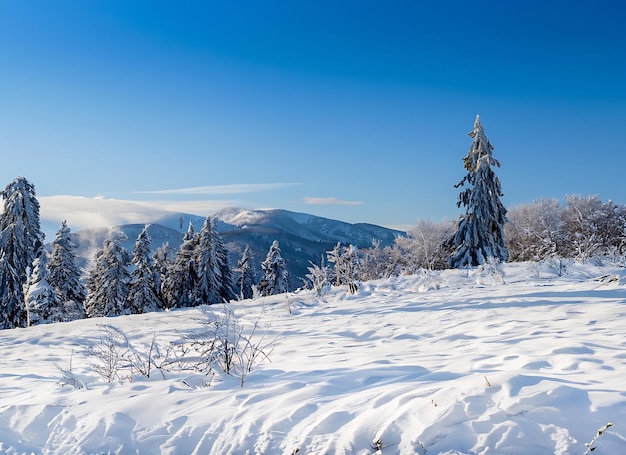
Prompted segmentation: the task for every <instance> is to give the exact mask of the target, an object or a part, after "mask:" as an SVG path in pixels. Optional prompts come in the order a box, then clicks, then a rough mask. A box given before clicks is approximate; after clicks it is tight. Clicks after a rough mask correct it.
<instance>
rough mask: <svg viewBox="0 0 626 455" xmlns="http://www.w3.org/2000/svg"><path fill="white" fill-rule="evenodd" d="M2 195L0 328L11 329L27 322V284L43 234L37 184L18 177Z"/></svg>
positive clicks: (0, 224) (0, 221)
mask: <svg viewBox="0 0 626 455" xmlns="http://www.w3.org/2000/svg"><path fill="white" fill-rule="evenodd" d="M1 196H2V198H3V199H4V213H3V214H2V217H1V218H0V329H8V328H14V327H25V326H26V325H27V323H28V316H27V312H26V311H27V310H26V302H25V300H24V285H26V283H27V281H28V276H29V273H30V271H31V269H32V266H33V261H34V260H35V258H36V257H37V256H38V255H39V253H40V250H41V247H42V245H43V239H44V235H43V233H42V232H41V227H40V223H39V201H37V198H36V197H35V187H34V186H33V185H32V184H31V183H30V182H28V180H26V179H25V178H24V177H18V178H16V179H15V180H13V181H12V182H11V183H9V184H8V185H7V187H6V188H5V190H4V191H3V192H2V193H1Z"/></svg>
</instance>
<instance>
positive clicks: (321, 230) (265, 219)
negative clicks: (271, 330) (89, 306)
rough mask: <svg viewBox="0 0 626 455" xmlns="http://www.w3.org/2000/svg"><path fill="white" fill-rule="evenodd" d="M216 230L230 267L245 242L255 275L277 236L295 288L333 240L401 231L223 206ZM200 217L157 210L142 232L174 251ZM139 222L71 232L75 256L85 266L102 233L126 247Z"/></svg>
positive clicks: (388, 240) (382, 237)
mask: <svg viewBox="0 0 626 455" xmlns="http://www.w3.org/2000/svg"><path fill="white" fill-rule="evenodd" d="M214 217H215V218H216V219H217V230H218V232H219V233H220V234H221V236H222V239H223V241H224V245H225V247H226V249H227V250H228V259H229V263H230V265H231V266H232V267H233V268H235V267H236V265H237V261H238V260H239V259H241V256H242V254H243V250H244V248H245V247H246V245H249V246H250V251H251V253H252V265H253V270H255V271H256V272H257V274H258V276H257V278H260V275H261V263H262V262H263V261H264V260H265V257H266V255H267V252H268V251H269V247H270V245H271V244H272V242H273V241H274V240H278V242H279V245H280V249H281V256H282V257H283V258H284V259H285V263H286V265H287V269H288V270H289V274H290V277H291V282H290V286H291V287H292V288H298V287H300V286H301V285H302V278H304V276H305V275H306V274H307V273H308V271H307V267H308V266H310V262H313V263H315V264H319V263H320V261H321V258H322V257H324V258H325V257H326V252H327V251H329V250H331V249H332V248H333V247H334V246H335V245H336V244H337V243H338V242H340V243H342V244H345V245H347V244H352V245H355V246H356V247H358V248H368V247H371V246H372V242H373V241H374V240H378V241H380V246H381V247H385V246H387V245H391V244H392V243H393V242H394V239H395V238H396V237H398V236H399V235H404V234H405V233H404V232H402V231H398V230H394V229H389V228H385V227H382V226H377V225H373V224H367V223H356V224H351V223H346V222H343V221H337V220H331V219H328V218H323V217H319V216H315V215H310V214H307V213H298V212H291V211H288V210H281V209H272V210H247V209H241V208H236V207H228V208H225V209H222V210H220V211H219V212H217V213H215V215H214ZM204 220H205V218H204V217H201V216H197V215H191V214H186V213H171V214H167V215H165V216H163V215H159V216H157V217H156V218H155V219H153V220H150V221H148V222H147V223H146V224H149V227H148V234H149V235H150V237H151V238H152V248H153V250H154V249H156V248H158V247H160V246H161V245H163V244H165V243H169V246H170V248H171V249H172V250H177V249H178V248H179V247H180V245H181V243H182V238H183V235H184V234H185V232H187V229H188V227H189V224H190V223H191V224H192V225H193V227H194V229H195V230H196V231H199V230H200V229H201V228H202V225H203V224H204ZM144 226H145V224H125V225H121V226H115V227H103V228H97V229H84V230H80V231H78V232H77V233H76V236H77V240H78V244H79V249H78V257H79V258H80V259H81V260H82V261H83V264H82V265H83V266H86V265H87V264H88V263H89V261H91V259H92V258H93V256H94V254H95V252H96V250H97V249H98V248H99V247H100V246H101V245H102V242H103V241H104V240H105V239H106V238H116V237H117V238H121V239H122V240H121V243H122V245H123V246H124V247H125V248H127V249H128V250H132V248H133V245H134V242H135V239H136V238H137V236H138V235H139V233H140V232H141V231H142V229H143V228H144Z"/></svg>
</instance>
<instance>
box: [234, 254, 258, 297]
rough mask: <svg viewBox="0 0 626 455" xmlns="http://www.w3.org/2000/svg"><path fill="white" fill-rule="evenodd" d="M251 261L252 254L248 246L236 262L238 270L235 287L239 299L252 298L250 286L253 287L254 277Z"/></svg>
mask: <svg viewBox="0 0 626 455" xmlns="http://www.w3.org/2000/svg"><path fill="white" fill-rule="evenodd" d="M251 260H252V253H250V245H246V247H245V248H244V250H243V254H242V256H241V259H240V260H239V261H237V267H238V268H239V278H238V279H237V287H238V288H239V298H240V299H251V298H252V297H253V292H252V286H254V283H255V277H254V270H253V269H252V263H251Z"/></svg>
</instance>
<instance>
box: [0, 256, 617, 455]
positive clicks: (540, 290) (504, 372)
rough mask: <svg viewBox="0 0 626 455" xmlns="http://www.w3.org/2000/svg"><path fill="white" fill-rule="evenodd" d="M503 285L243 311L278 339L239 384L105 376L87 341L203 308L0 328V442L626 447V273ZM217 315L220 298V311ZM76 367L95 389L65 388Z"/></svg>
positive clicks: (447, 278)
mask: <svg viewBox="0 0 626 455" xmlns="http://www.w3.org/2000/svg"><path fill="white" fill-rule="evenodd" d="M505 272H506V276H505V281H506V284H495V285H493V284H489V280H488V279H487V280H483V281H485V284H482V285H478V284H477V276H476V270H471V271H467V270H449V271H443V272H433V273H431V274H429V275H419V276H407V277H400V278H392V279H389V280H381V281H376V282H371V283H365V284H363V285H362V287H361V289H360V291H359V292H358V294H357V295H354V296H351V295H348V294H347V293H346V289H345V288H335V289H333V290H332V291H331V292H330V293H329V294H327V295H326V296H324V297H323V298H322V299H317V298H316V297H315V296H314V295H313V294H312V293H311V292H310V291H301V292H299V293H297V294H289V295H280V296H276V297H272V298H265V299H259V300H255V301H244V302H240V303H236V304H235V305H234V308H235V311H236V313H237V315H238V316H239V317H240V318H241V319H242V321H243V322H244V323H251V322H252V321H253V320H254V319H255V318H256V316H257V315H258V314H259V312H260V311H261V309H262V307H263V306H266V312H265V315H264V317H263V320H262V325H264V326H265V325H267V324H271V328H270V335H271V336H275V335H279V337H278V339H277V342H276V346H275V349H274V351H273V352H272V354H271V363H266V364H263V365H261V366H259V367H257V369H256V370H254V371H253V372H252V373H250V375H249V376H248V378H247V380H246V382H245V384H244V386H243V388H240V387H239V383H238V381H237V380H236V379H234V378H232V377H229V376H226V375H224V374H220V375H217V376H216V377H214V378H213V379H212V381H211V384H210V385H209V386H206V387H201V386H202V384H203V383H204V382H206V381H208V378H204V377H203V376H201V375H193V374H192V373H190V372H187V373H183V374H181V373H178V372H171V373H167V372H166V373H165V374H166V378H167V379H163V378H162V376H161V375H160V374H159V373H156V374H153V375H151V378H150V379H145V378H144V379H142V378H135V379H134V380H133V382H125V383H122V384H120V383H113V384H108V383H106V382H104V381H103V380H102V379H99V377H98V375H97V374H95V373H94V372H93V370H92V369H91V367H90V362H91V360H90V359H89V358H88V357H87V356H86V355H85V348H86V347H88V346H90V345H93V344H94V343H95V342H96V341H97V339H98V337H99V336H100V333H101V332H100V330H99V324H103V323H108V324H113V325H115V326H116V327H119V328H120V329H122V330H123V331H125V332H126V333H127V334H129V335H130V337H131V341H132V342H133V343H135V344H137V345H139V344H141V342H142V341H144V342H146V343H148V342H149V341H150V340H151V339H152V336H153V333H156V334H157V340H158V341H159V340H160V341H162V342H167V341H169V340H175V339H177V338H178V336H179V333H183V332H186V331H189V330H190V329H192V328H193V327H197V325H198V318H199V317H200V316H201V313H200V311H199V310H198V309H189V310H178V311H172V312H165V313H152V314H147V315H139V316H125V317H118V318H107V319H92V320H83V321H75V322H72V323H65V324H53V325H45V326H37V327H32V328H28V329H17V330H5V331H2V332H0V453H8V454H22V453H25V454H30V453H35V454H53V453H54V454H57V453H58V454H92V453H93V454H103V453H111V454H114V453H115V454H117V453H119V454H135V453H139V454H198V455H200V454H202V455H205V454H292V453H299V454H370V453H377V452H376V450H375V449H373V448H372V442H373V441H376V440H380V442H381V444H382V451H381V452H378V453H383V454H425V453H427V454H429V455H430V454H439V453H443V454H582V453H584V452H585V450H586V449H587V448H586V446H585V443H587V442H589V441H590V440H591V439H592V438H593V437H594V436H595V434H596V432H597V430H598V429H599V428H601V427H603V426H604V425H605V424H607V423H608V422H612V423H613V424H614V425H613V426H612V427H610V428H609V429H608V430H607V431H606V432H605V433H604V434H603V435H602V436H601V437H599V438H598V439H597V441H596V442H595V447H596V450H595V451H594V452H593V453H594V454H611V455H614V454H620V453H626V284H625V283H624V280H621V281H620V280H612V281H611V280H608V279H606V280H604V281H597V280H595V279H594V278H597V277H599V276H601V275H603V274H607V273H611V274H612V273H616V274H617V275H616V276H615V278H619V277H620V274H621V272H620V271H619V270H618V269H616V268H615V267H613V268H606V267H605V268H600V267H596V266H591V265H584V266H582V265H576V266H572V267H571V268H570V271H569V273H568V274H567V275H566V276H563V277H557V276H556V275H555V274H554V273H552V272H551V271H550V270H547V269H545V270H539V274H537V269H536V268H535V267H533V266H532V265H530V264H513V265H507V266H505ZM212 308H214V309H215V310H216V311H220V307H219V306H214V307H212ZM55 364H58V365H60V366H61V367H62V368H65V369H69V368H70V365H71V369H72V372H73V373H74V374H76V375H77V376H78V377H80V378H83V379H84V380H85V381H87V382H88V388H87V389H75V388H73V387H71V386H68V385H65V386H62V385H61V383H60V379H61V372H60V370H59V369H58V368H57V367H56V366H55Z"/></svg>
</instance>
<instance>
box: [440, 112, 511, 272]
mask: <svg viewBox="0 0 626 455" xmlns="http://www.w3.org/2000/svg"><path fill="white" fill-rule="evenodd" d="M469 136H470V137H471V138H472V145H471V146H470V148H469V151H468V153H467V156H465V158H463V163H464V166H465V169H467V175H466V176H465V177H464V178H463V180H461V181H460V182H459V183H458V184H457V185H455V188H459V187H461V186H463V185H465V184H467V185H468V188H466V189H465V190H463V191H462V192H461V193H460V194H459V199H458V202H457V207H461V206H464V207H465V215H463V216H462V217H461V218H460V219H459V222H458V225H457V230H456V233H455V234H454V236H453V238H452V243H453V247H454V252H453V253H452V255H451V257H450V261H449V263H450V266H451V267H453V268H461V267H468V266H470V267H471V266H478V265H481V264H483V263H484V262H485V261H486V260H487V258H494V259H496V260H499V261H506V260H507V259H508V257H509V252H508V250H507V248H506V245H505V242H504V225H505V223H506V221H507V219H506V209H505V208H504V205H502V202H501V201H500V197H501V196H503V193H502V188H501V185H500V180H499V179H498V177H497V176H496V174H495V173H494V172H493V169H492V166H498V167H500V162H499V161H498V160H496V159H495V158H494V157H493V155H492V151H493V146H492V145H491V143H490V142H489V139H488V138H487V136H486V135H485V131H484V129H483V126H482V125H481V123H480V116H478V115H477V116H476V121H475V122H474V130H473V131H472V132H471V133H469Z"/></svg>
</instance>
